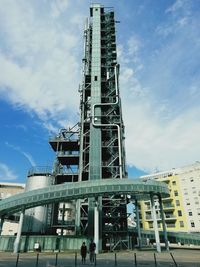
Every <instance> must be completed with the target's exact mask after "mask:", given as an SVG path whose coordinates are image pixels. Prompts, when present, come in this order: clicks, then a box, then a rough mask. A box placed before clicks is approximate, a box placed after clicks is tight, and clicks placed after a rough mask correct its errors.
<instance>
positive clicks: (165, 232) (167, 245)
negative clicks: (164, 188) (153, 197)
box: [158, 194, 169, 251]
mask: <svg viewBox="0 0 200 267" xmlns="http://www.w3.org/2000/svg"><path fill="white" fill-rule="evenodd" d="M158 200H159V205H160V215H161V219H162V227H163V235H164V240H165V248H166V250H167V251H169V242H168V238H167V229H166V223H165V216H164V210H163V204H162V197H161V195H160V194H158Z"/></svg>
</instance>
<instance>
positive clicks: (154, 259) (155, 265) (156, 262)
mask: <svg viewBox="0 0 200 267" xmlns="http://www.w3.org/2000/svg"><path fill="white" fill-rule="evenodd" d="M153 255H154V262H155V266H157V261H156V253H154V254H153Z"/></svg>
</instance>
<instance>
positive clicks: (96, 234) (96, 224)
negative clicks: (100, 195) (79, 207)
mask: <svg viewBox="0 0 200 267" xmlns="http://www.w3.org/2000/svg"><path fill="white" fill-rule="evenodd" d="M94 242H95V244H96V254H99V203H98V201H96V202H95V207H94Z"/></svg>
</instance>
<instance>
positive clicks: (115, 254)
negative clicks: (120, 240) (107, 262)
mask: <svg viewBox="0 0 200 267" xmlns="http://www.w3.org/2000/svg"><path fill="white" fill-rule="evenodd" d="M115 266H117V254H116V253H115Z"/></svg>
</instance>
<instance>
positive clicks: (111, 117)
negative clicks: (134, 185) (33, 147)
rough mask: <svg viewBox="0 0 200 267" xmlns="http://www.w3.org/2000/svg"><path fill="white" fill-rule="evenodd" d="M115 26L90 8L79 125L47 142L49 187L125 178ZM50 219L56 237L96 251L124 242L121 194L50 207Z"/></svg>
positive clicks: (110, 16) (105, 12) (110, 17)
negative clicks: (91, 241)
mask: <svg viewBox="0 0 200 267" xmlns="http://www.w3.org/2000/svg"><path fill="white" fill-rule="evenodd" d="M115 23H116V21H115V17H114V12H113V10H112V9H110V8H105V7H103V6H101V5H100V4H92V5H91V7H90V18H88V19H87V20H86V24H85V29H84V57H83V79H82V84H81V85H80V88H79V91H80V110H81V118H80V123H78V124H77V125H75V127H73V128H69V129H62V130H61V131H60V133H59V135H58V136H56V137H54V138H51V139H50V141H49V143H50V145H51V146H52V148H53V149H54V151H55V152H56V153H57V156H56V160H55V164H54V176H55V180H54V184H60V183H63V182H77V181H89V180H98V179H110V178H112V179H113V178H115V179H124V178H127V172H126V166H125V148H124V124H123V120H122V111H121V100H120V95H119V82H118V78H119V69H120V68H119V64H118V63H117V51H116V35H115ZM52 218H53V221H52V225H51V226H52V227H54V229H58V228H60V230H61V234H63V232H64V231H65V232H66V234H68V233H69V234H76V235H86V236H89V237H92V238H98V240H99V247H100V248H101V247H102V248H104V249H105V248H106V247H108V246H111V244H112V246H116V245H117V244H118V243H119V242H120V240H124V239H125V238H126V237H127V212H126V197H125V196H123V195H121V194H120V193H119V195H114V196H112V197H111V196H107V197H106V196H105V197H98V199H94V198H89V199H88V198H87V195H86V196H85V199H82V200H78V201H76V202H71V203H60V204H55V205H54V207H53V213H52Z"/></svg>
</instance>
